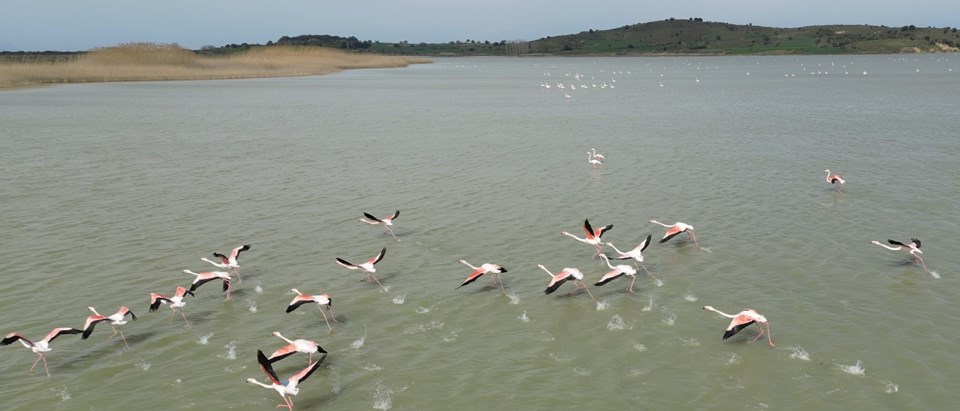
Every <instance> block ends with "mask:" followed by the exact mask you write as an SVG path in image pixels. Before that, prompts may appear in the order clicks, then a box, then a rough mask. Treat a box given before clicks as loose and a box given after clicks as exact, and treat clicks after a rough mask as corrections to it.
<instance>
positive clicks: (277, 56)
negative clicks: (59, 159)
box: [0, 43, 430, 88]
mask: <svg viewBox="0 0 960 411" xmlns="http://www.w3.org/2000/svg"><path fill="white" fill-rule="evenodd" d="M428 62H430V61H429V60H427V59H422V58H413V57H403V56H381V55H371V54H356V53H349V52H344V51H340V50H335V49H329V48H322V47H311V46H302V47H297V46H267V47H255V48H252V49H250V50H247V51H245V52H241V53H236V54H231V55H228V56H201V55H198V54H196V53H194V52H193V51H190V50H187V49H184V48H182V47H180V46H177V45H166V44H154V43H130V44H122V45H119V46H116V47H107V48H101V49H94V50H91V51H89V52H87V53H84V54H82V55H80V56H78V57H76V58H74V59H68V60H66V61H64V60H53V61H50V62H43V61H31V62H4V63H0V88H11V87H23V86H33V85H41V84H52V83H84V82H104V81H156V80H209V79H236V78H254V77H290V76H309V75H319V74H326V73H331V72H335V71H340V70H347V69H357V68H376V67H403V66H406V65H409V64H416V63H428Z"/></svg>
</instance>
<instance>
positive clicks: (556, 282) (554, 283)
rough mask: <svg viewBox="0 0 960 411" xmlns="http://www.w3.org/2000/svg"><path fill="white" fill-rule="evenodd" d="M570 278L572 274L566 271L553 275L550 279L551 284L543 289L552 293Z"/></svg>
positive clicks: (545, 292) (544, 291) (547, 292)
mask: <svg viewBox="0 0 960 411" xmlns="http://www.w3.org/2000/svg"><path fill="white" fill-rule="evenodd" d="M569 279H570V274H569V273H566V272H561V273H559V274H557V275H555V276H553V279H552V280H550V284H549V285H547V289H546V290H543V293H544V294H550V293H552V292H554V291H557V289H558V288H560V286H561V285H563V283H565V282H567V280H569Z"/></svg>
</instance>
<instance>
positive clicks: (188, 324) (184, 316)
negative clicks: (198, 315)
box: [177, 310, 190, 328]
mask: <svg viewBox="0 0 960 411" xmlns="http://www.w3.org/2000/svg"><path fill="white" fill-rule="evenodd" d="M177 311H179V312H180V316H181V317H183V321H185V322H186V323H187V328H190V320H187V315H186V314H184V313H183V310H177Z"/></svg>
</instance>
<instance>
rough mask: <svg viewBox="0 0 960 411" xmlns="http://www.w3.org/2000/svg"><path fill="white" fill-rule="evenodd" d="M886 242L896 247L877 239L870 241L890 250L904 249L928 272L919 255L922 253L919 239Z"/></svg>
mask: <svg viewBox="0 0 960 411" xmlns="http://www.w3.org/2000/svg"><path fill="white" fill-rule="evenodd" d="M887 242H888V243H890V244H891V245H895V246H896V247H890V246H888V245H886V244H883V243H881V242H879V241H877V240H873V241H871V242H870V244H876V245H879V246H880V247H883V248H886V249H887V250H890V251H901V250H903V251H906V252H907V253H909V254H910V256H911V257H913V261H914V262H918V263H920V266H922V267H923V271H926V272H928V273H929V272H930V270H928V269H927V265H926V264H924V263H923V257H920V254H923V251H920V240H918V239H916V238H911V239H910V242H909V243H907V244H904V243H902V242H899V241H897V240H887Z"/></svg>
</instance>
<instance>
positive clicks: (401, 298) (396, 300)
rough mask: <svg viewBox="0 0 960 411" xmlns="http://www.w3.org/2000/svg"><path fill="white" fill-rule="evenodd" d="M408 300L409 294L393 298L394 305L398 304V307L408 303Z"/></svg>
mask: <svg viewBox="0 0 960 411" xmlns="http://www.w3.org/2000/svg"><path fill="white" fill-rule="evenodd" d="M406 299H407V294H406V293H404V294H400V295H396V296H394V297H393V303H394V304H397V305H401V304H403V302H404V301H406Z"/></svg>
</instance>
